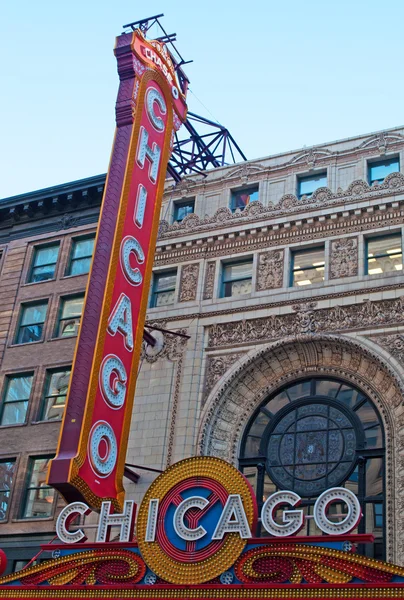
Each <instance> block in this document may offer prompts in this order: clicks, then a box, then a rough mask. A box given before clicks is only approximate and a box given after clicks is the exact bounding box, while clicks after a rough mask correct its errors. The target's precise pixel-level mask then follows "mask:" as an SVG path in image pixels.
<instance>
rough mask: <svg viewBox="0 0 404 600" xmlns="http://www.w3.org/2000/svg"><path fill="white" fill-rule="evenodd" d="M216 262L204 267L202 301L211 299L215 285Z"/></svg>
mask: <svg viewBox="0 0 404 600" xmlns="http://www.w3.org/2000/svg"><path fill="white" fill-rule="evenodd" d="M215 273H216V262H215V261H212V262H208V263H207V265H206V275H205V283H204V285H203V300H211V299H212V298H213V288H214V285H215Z"/></svg>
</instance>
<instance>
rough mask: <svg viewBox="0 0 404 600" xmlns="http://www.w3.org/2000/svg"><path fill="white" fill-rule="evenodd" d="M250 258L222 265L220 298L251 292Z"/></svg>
mask: <svg viewBox="0 0 404 600" xmlns="http://www.w3.org/2000/svg"><path fill="white" fill-rule="evenodd" d="M252 266H253V261H252V258H250V259H248V260H244V261H243V262H237V263H236V262H233V263H228V264H224V265H223V271H222V294H221V295H222V298H228V297H230V296H241V295H243V294H250V293H251V281H252Z"/></svg>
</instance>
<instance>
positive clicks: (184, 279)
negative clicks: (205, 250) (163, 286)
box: [179, 263, 199, 302]
mask: <svg viewBox="0 0 404 600" xmlns="http://www.w3.org/2000/svg"><path fill="white" fill-rule="evenodd" d="M198 278H199V263H193V264H191V265H184V266H183V267H182V269H181V280H180V294H179V301H180V302H190V301H191V300H195V299H196V294H197V291H198Z"/></svg>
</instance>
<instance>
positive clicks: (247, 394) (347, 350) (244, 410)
mask: <svg viewBox="0 0 404 600" xmlns="http://www.w3.org/2000/svg"><path fill="white" fill-rule="evenodd" d="M396 308H397V307H396ZM402 308H403V306H402V305H401V310H402ZM317 312H319V311H317ZM366 314H367V313H366ZM314 374H321V375H323V376H330V377H337V378H338V377H341V378H342V379H345V380H346V381H348V382H349V383H351V384H353V385H355V386H357V387H358V388H359V389H361V390H362V391H363V392H364V393H365V394H366V395H367V396H369V397H370V398H371V400H372V401H373V402H374V403H375V405H376V406H377V408H378V410H379V413H380V415H381V418H382V420H383V425H384V428H385V433H386V458H385V469H386V503H387V510H386V515H387V532H386V533H387V535H386V540H387V555H388V559H390V560H391V559H393V558H394V559H395V560H396V561H400V560H401V561H402V560H403V558H404V535H403V533H404V453H403V451H402V450H404V411H403V409H402V398H403V394H404V385H403V381H402V379H400V376H399V374H398V373H397V372H395V371H393V369H392V368H391V366H390V365H389V363H388V361H385V360H384V359H383V358H381V356H380V355H378V354H377V353H376V352H374V351H372V350H369V348H368V347H366V346H365V345H364V343H362V342H361V341H360V339H359V340H354V339H351V338H345V337H344V336H341V335H339V336H334V335H324V334H323V335H315V336H313V335H310V336H307V335H306V336H302V335H298V336H294V337H292V338H289V339H286V340H282V341H279V342H275V343H273V344H271V345H269V346H264V347H261V348H260V349H259V350H258V351H257V350H256V349H254V350H253V351H251V353H249V354H248V355H246V356H245V357H242V358H241V359H240V361H239V363H237V364H235V365H233V366H232V367H231V370H230V372H229V374H228V377H226V378H224V380H223V384H222V385H221V386H220V388H219V389H218V388H216V393H215V395H214V396H212V395H211V396H210V397H209V398H208V400H207V402H206V404H205V407H204V410H203V413H202V415H201V426H200V430H199V436H198V437H199V439H198V448H199V452H200V453H201V454H203V455H213V456H219V457H221V458H224V459H225V460H228V461H230V462H233V464H236V461H237V457H238V452H239V445H240V441H241V436H242V432H243V431H244V429H245V427H246V424H247V422H248V420H249V419H250V418H251V415H252V414H253V413H254V411H255V410H257V408H258V406H260V404H261V403H262V402H263V401H264V400H265V398H267V397H268V396H269V395H270V394H273V393H275V392H276V391H277V390H279V389H281V388H282V387H283V386H284V385H285V384H287V383H289V382H291V381H295V380H296V379H299V378H301V377H310V376H312V375H314ZM400 415H401V421H400ZM394 445H395V446H396V449H395V447H394ZM393 456H396V460H398V464H397V465H396V474H397V475H395V472H394V466H395V464H394V460H393ZM396 477H397V485H396V487H394V483H395V481H396ZM395 502H396V505H395Z"/></svg>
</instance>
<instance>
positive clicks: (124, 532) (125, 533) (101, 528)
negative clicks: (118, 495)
mask: <svg viewBox="0 0 404 600" xmlns="http://www.w3.org/2000/svg"><path fill="white" fill-rule="evenodd" d="M134 504H135V503H134V501H133V500H125V503H124V505H123V513H121V514H112V515H111V514H110V510H111V502H103V503H102V504H101V512H100V520H99V523H98V530H97V538H96V542H107V541H108V540H109V533H110V528H111V527H120V528H121V530H120V532H119V541H120V542H130V541H131V539H132V537H133V526H134V523H135V511H134V510H133V509H134Z"/></svg>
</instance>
